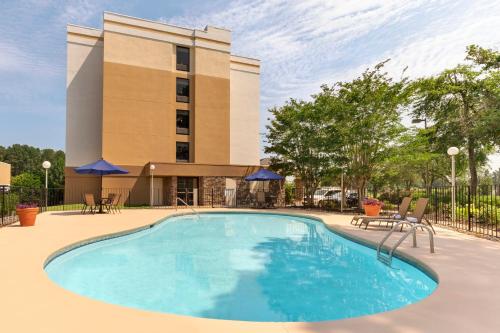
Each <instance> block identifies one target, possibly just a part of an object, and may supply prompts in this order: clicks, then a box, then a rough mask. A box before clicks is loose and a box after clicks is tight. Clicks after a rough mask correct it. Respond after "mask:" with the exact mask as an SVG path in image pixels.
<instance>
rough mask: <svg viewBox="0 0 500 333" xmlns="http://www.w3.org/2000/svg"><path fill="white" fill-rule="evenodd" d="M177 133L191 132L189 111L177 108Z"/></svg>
mask: <svg viewBox="0 0 500 333" xmlns="http://www.w3.org/2000/svg"><path fill="white" fill-rule="evenodd" d="M176 133H177V134H189V111H186V110H177V130H176Z"/></svg>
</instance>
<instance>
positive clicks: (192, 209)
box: [175, 197, 200, 220]
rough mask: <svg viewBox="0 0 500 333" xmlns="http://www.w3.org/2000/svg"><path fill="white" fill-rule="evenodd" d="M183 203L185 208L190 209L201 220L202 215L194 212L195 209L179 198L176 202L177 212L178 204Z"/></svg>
mask: <svg viewBox="0 0 500 333" xmlns="http://www.w3.org/2000/svg"><path fill="white" fill-rule="evenodd" d="M179 201H180V202H181V203H182V204H183V205H184V206H186V207H188V208H189V209H191V211H192V212H193V213H194V214H195V215H196V217H198V220H199V219H200V214H199V213H198V212H197V211H196V210H194V208H193V207H191V206H190V205H189V204H188V203H187V202H186V201H184V200H182V199H181V198H179V197H177V200H176V202H175V210H176V211H177V203H178V202H179Z"/></svg>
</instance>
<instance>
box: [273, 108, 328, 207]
mask: <svg viewBox="0 0 500 333" xmlns="http://www.w3.org/2000/svg"><path fill="white" fill-rule="evenodd" d="M269 111H270V112H271V114H272V115H273V119H272V120H271V123H270V125H268V126H267V130H268V133H267V143H268V145H267V146H266V147H265V152H266V153H269V154H271V164H272V167H273V168H274V169H277V170H280V171H281V172H283V173H284V174H287V175H295V176H297V177H300V179H301V181H302V183H303V185H304V191H305V193H304V194H305V197H306V202H307V203H308V204H309V205H312V204H313V195H314V192H315V191H316V189H317V188H318V185H319V183H320V181H321V179H322V178H324V177H325V176H327V175H328V174H329V173H331V165H332V156H331V155H330V154H329V153H328V151H327V150H325V147H326V146H327V145H326V143H327V142H326V138H327V133H326V130H327V127H326V126H325V122H324V115H323V114H322V113H321V112H318V109H317V108H316V107H315V105H314V103H311V102H303V101H296V100H294V99H291V100H289V101H288V102H286V103H285V105H284V106H282V107H279V108H272V109H271V110H269Z"/></svg>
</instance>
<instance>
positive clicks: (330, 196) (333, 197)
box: [315, 190, 342, 207]
mask: <svg viewBox="0 0 500 333" xmlns="http://www.w3.org/2000/svg"><path fill="white" fill-rule="evenodd" d="M341 192H342V191H341V190H329V191H326V192H325V194H323V196H322V197H321V198H320V199H319V200H318V206H320V207H324V206H326V205H327V203H330V204H329V205H331V203H334V202H335V203H340V200H341V195H342V193H341ZM315 199H316V198H315Z"/></svg>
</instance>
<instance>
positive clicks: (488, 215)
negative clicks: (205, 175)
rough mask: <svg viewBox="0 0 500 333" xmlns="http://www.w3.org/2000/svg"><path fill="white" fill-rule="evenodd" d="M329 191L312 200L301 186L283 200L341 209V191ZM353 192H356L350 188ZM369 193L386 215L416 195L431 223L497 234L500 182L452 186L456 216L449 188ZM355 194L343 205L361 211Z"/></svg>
mask: <svg viewBox="0 0 500 333" xmlns="http://www.w3.org/2000/svg"><path fill="white" fill-rule="evenodd" d="M333 192H334V193H330V195H323V194H321V195H317V194H315V195H314V196H313V198H312V200H311V203H312V204H310V202H309V201H308V200H307V198H306V197H305V196H304V194H303V192H302V191H300V190H298V191H297V190H295V189H293V190H290V191H289V193H286V196H285V197H286V200H285V202H286V204H287V206H289V207H303V208H306V207H307V208H314V209H320V210H326V211H340V191H338V193H335V191H333ZM351 193H352V194H354V193H355V192H351ZM367 196H368V197H371V198H377V199H379V200H381V201H382V202H383V203H384V206H383V208H382V212H381V214H383V215H389V214H392V213H395V212H397V211H398V209H399V204H400V203H401V200H402V199H403V197H405V196H411V197H412V199H413V200H412V204H411V205H410V209H409V211H410V212H411V211H412V210H413V209H414V208H415V202H416V199H418V198H421V197H425V198H429V204H428V206H427V209H426V215H425V217H426V218H427V220H429V221H431V222H432V223H436V224H439V225H443V226H449V227H452V228H455V229H458V230H461V231H467V232H472V233H476V234H479V235H484V236H489V237H496V238H500V230H499V229H500V220H499V217H500V185H481V186H478V187H477V188H475V189H474V188H471V187H470V186H457V187H456V188H455V216H453V209H452V199H451V198H452V188H451V186H447V187H446V186H445V187H432V188H411V189H398V188H385V189H382V190H378V191H376V192H375V191H373V190H370V191H368V195H367ZM358 206H359V205H358V199H357V196H355V195H348V196H347V198H346V201H345V204H344V206H343V210H344V211H345V212H352V213H355V214H358V213H359V214H360V213H362V210H360V209H359V208H358Z"/></svg>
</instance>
